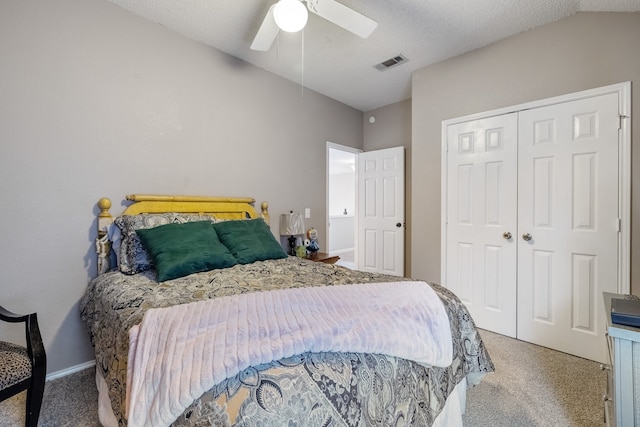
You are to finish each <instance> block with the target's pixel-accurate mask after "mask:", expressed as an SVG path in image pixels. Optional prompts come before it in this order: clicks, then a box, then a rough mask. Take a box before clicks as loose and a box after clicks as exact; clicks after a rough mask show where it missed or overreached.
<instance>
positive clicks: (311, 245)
mask: <svg viewBox="0 0 640 427" xmlns="http://www.w3.org/2000/svg"><path fill="white" fill-rule="evenodd" d="M307 238H308V239H309V240H308V242H306V241H305V243H306V246H307V252H308V253H309V255H315V254H316V252H318V251H319V250H320V246H318V231H317V230H316V229H315V228H310V229H309V230H307Z"/></svg>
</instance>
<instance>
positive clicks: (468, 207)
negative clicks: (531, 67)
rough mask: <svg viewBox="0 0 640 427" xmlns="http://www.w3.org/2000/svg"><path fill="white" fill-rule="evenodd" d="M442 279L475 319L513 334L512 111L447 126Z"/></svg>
mask: <svg viewBox="0 0 640 427" xmlns="http://www.w3.org/2000/svg"><path fill="white" fill-rule="evenodd" d="M447 132H448V135H447V141H448V147H447V149H448V156H447V162H448V163H447V202H446V203H447V245H446V252H447V253H446V256H447V260H448V262H447V266H446V269H447V272H446V274H447V283H446V284H445V285H446V286H447V287H448V288H449V289H451V290H452V291H453V292H455V293H456V294H457V295H458V296H459V297H460V299H461V300H462V301H463V302H464V303H465V304H466V305H467V307H468V308H469V310H470V312H471V315H472V316H473V318H474V320H475V322H476V324H477V325H478V326H479V327H481V328H485V329H489V330H492V331H495V332H498V333H501V334H504V335H508V336H512V337H515V334H516V323H515V319H516V287H515V282H516V244H515V243H514V239H513V237H511V238H505V237H504V233H511V234H512V235H513V234H514V233H515V230H516V225H517V224H516V213H517V209H516V205H515V203H514V202H515V200H516V196H517V194H516V191H517V185H516V182H517V171H516V167H517V154H516V153H517V152H516V148H517V147H516V145H517V141H516V138H517V115H516V114H508V115H505V116H499V117H492V118H488V119H482V120H476V121H470V122H466V123H460V124H456V125H452V126H450V127H449V128H448V130H447Z"/></svg>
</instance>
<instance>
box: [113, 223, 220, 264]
mask: <svg viewBox="0 0 640 427" xmlns="http://www.w3.org/2000/svg"><path fill="white" fill-rule="evenodd" d="M196 221H209V222H216V219H215V218H213V217H211V216H208V215H198V214H186V213H176V212H167V213H159V214H140V215H124V216H120V217H118V218H116V219H115V220H114V221H113V222H114V224H116V226H118V228H119V229H120V234H121V236H120V239H121V240H120V248H119V250H118V268H119V269H120V271H121V272H123V273H125V274H136V273H140V272H141V271H146V270H149V269H151V268H153V266H152V265H151V257H149V254H147V251H146V250H145V249H144V246H143V245H142V242H141V241H140V238H139V237H138V235H137V234H136V230H143V229H147V228H154V227H157V226H159V225H165V224H184V223H187V222H196Z"/></svg>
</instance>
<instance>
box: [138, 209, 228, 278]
mask: <svg viewBox="0 0 640 427" xmlns="http://www.w3.org/2000/svg"><path fill="white" fill-rule="evenodd" d="M136 233H138V236H140V240H141V241H142V244H143V245H144V247H145V249H146V250H147V252H148V253H149V254H150V255H151V259H152V260H153V264H154V266H155V268H156V274H157V276H158V282H164V281H165V280H171V279H176V278H178V277H182V276H187V275H189V274H192V273H198V272H200V271H208V270H213V269H215V268H226V267H232V266H234V265H236V264H237V263H238V261H236V259H235V258H234V257H233V255H232V254H231V252H229V250H228V249H227V248H226V247H225V246H224V245H223V244H222V243H220V240H218V235H217V234H216V231H215V230H214V229H213V227H212V226H211V223H210V222H208V221H198V222H188V223H184V224H166V225H161V226H159V227H155V228H148V229H143V230H136Z"/></svg>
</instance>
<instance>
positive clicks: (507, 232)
mask: <svg viewBox="0 0 640 427" xmlns="http://www.w3.org/2000/svg"><path fill="white" fill-rule="evenodd" d="M502 237H504V238H505V240H509V239H511V233H510V232H509V231H505V232H504V233H502Z"/></svg>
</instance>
